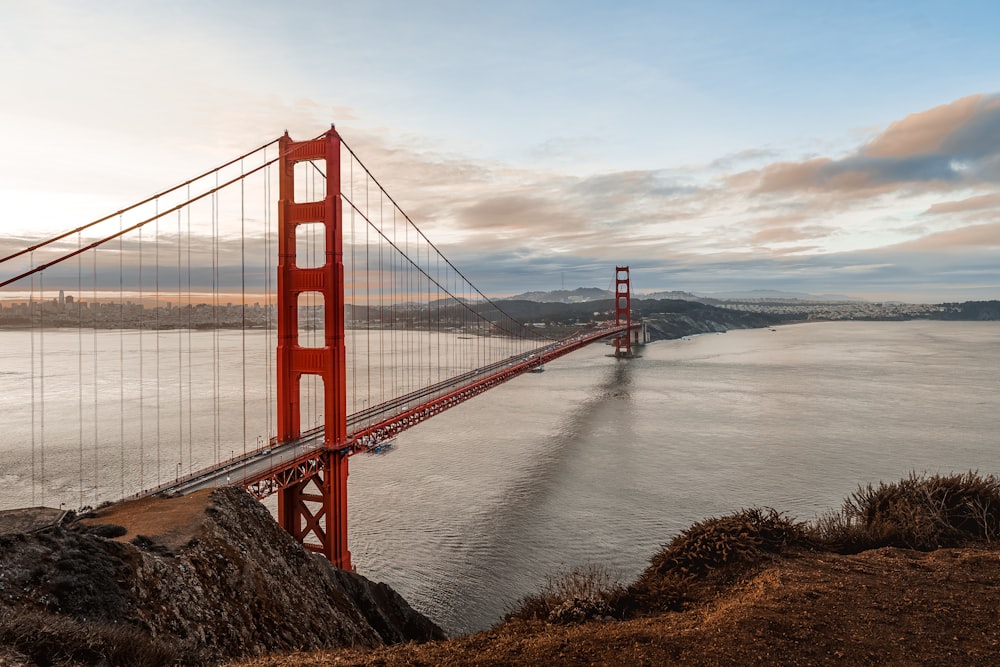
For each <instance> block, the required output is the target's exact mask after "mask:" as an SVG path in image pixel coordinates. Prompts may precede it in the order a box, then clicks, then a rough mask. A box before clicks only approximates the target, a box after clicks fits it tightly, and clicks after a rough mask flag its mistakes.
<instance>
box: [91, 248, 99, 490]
mask: <svg viewBox="0 0 1000 667" xmlns="http://www.w3.org/2000/svg"><path fill="white" fill-rule="evenodd" d="M98 250H99V248H94V255H93V257H94V262H93V269H94V275H93V278H92V280H93V287H94V298H93V300H92V301H91V303H90V308H91V311H92V312H93V314H94V506H95V507H96V506H97V503H98V501H99V499H100V495H99V493H100V492H99V490H98V489H99V484H98V482H99V472H100V456H99V454H98V451H99V449H100V438H99V432H98V425H97V424H98V421H97V416H98V407H97V396H98V393H99V392H98V391H97V368H98V363H97V362H98V358H99V355H98V353H97V326H98V324H100V322H99V320H98V315H99V310H100V309H99V308H98V303H97V251H98Z"/></svg>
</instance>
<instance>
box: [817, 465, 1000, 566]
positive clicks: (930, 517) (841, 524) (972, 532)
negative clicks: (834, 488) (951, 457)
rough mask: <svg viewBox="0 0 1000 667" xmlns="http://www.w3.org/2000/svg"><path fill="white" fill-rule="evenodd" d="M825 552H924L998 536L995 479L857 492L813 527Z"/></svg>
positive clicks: (925, 480)
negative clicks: (885, 549) (890, 549)
mask: <svg viewBox="0 0 1000 667" xmlns="http://www.w3.org/2000/svg"><path fill="white" fill-rule="evenodd" d="M814 534H815V536H816V538H817V539H818V540H821V541H822V542H824V543H825V544H826V545H827V546H828V547H829V548H831V549H834V550H836V551H841V552H845V553H856V552H858V551H863V550H865V549H873V548H878V547H887V546H892V547H903V548H910V549H919V550H923V551H929V550H932V549H936V548H939V547H955V546H962V545H966V544H972V543H987V544H989V543H992V542H993V541H995V540H996V539H997V538H998V537H1000V479H998V478H997V477H995V476H993V475H988V476H981V475H979V474H978V473H975V472H967V473H961V474H951V475H932V476H927V475H926V474H924V475H917V474H915V473H911V474H910V476H909V477H907V478H905V479H902V480H900V481H898V482H893V483H891V484H886V483H884V482H880V483H879V484H878V486H872V485H871V484H868V485H867V486H863V487H860V486H859V487H858V490H857V491H855V492H854V493H853V494H852V495H851V496H850V497H848V498H846V499H845V500H844V504H843V507H842V508H841V510H840V511H839V512H836V513H832V514H828V515H826V516H824V517H821V518H820V519H819V520H818V521H817V522H816V524H815V526H814Z"/></svg>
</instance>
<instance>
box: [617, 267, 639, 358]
mask: <svg viewBox="0 0 1000 667" xmlns="http://www.w3.org/2000/svg"><path fill="white" fill-rule="evenodd" d="M622 325H625V327H626V329H625V331H624V333H622V335H620V336H618V337H617V338H615V356H616V357H618V358H629V357H632V356H633V352H632V348H633V346H637V345H638V344H639V338H638V335H639V333H638V332H639V330H638V329H636V330H635V331H633V330H632V283H631V280H630V278H629V269H628V267H627V266H618V267H615V326H622ZM633 338H634V339H635V342H634V343H633Z"/></svg>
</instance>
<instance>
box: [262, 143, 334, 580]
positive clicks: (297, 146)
mask: <svg viewBox="0 0 1000 667" xmlns="http://www.w3.org/2000/svg"><path fill="white" fill-rule="evenodd" d="M340 145H341V144H340V135H339V134H337V131H336V130H335V129H334V128H333V127H332V126H331V127H330V130H329V131H328V132H327V133H326V134H324V135H323V136H322V137H320V138H318V139H313V140H310V141H301V142H296V141H292V140H291V139H290V138H289V137H288V133H287V132H286V133H285V135H284V136H283V137H282V138H281V139H280V140H279V142H278V146H279V150H280V174H279V186H278V197H279V202H278V349H277V400H278V413H277V414H278V423H277V429H278V432H277V436H278V438H277V439H278V442H279V443H282V442H289V441H292V440H295V439H297V438H298V437H300V436H301V434H302V425H301V414H300V397H301V388H300V382H301V379H302V376H303V375H318V376H320V378H322V381H323V415H324V422H325V423H324V427H325V442H324V445H325V447H324V452H323V454H322V456H321V457H320V460H319V463H318V469H319V473H318V474H317V475H314V476H312V477H310V478H309V479H306V480H305V481H302V482H299V483H297V484H293V485H291V486H288V487H286V488H284V489H282V490H281V491H279V493H278V523H279V524H280V525H281V526H282V528H284V529H285V530H287V531H288V532H289V533H290V534H291V535H292V536H293V537H295V538H296V539H297V540H299V541H300V542H302V544H303V545H304V546H305V547H306V548H308V549H310V550H312V551H317V552H320V553H322V554H323V555H324V556H326V557H327V559H329V560H330V562H332V563H333V564H334V565H336V566H337V567H339V568H342V569H346V570H349V569H351V553H350V551H348V549H347V457H346V456H343V455H342V454H340V452H339V450H340V449H341V448H342V447H343V446H344V444H345V442H346V440H347V375H346V370H345V365H346V352H345V343H344V246H343V203H342V200H341V197H340ZM302 162H312V163H314V165H315V166H316V167H322V171H323V173H325V174H326V194H325V197H323V198H322V199H320V200H318V201H310V202H297V201H295V192H296V189H295V166H296V165H297V164H299V163H302ZM300 225H322V231H323V234H324V239H325V255H324V257H325V261H324V263H323V264H322V265H320V266H311V267H300V266H298V265H297V247H296V236H297V230H298V228H299V226H300ZM305 292H315V293H318V294H320V295H321V296H322V298H323V304H324V311H325V316H324V340H323V346H322V347H303V346H302V345H300V344H299V316H298V311H299V295H301V294H303V293H305Z"/></svg>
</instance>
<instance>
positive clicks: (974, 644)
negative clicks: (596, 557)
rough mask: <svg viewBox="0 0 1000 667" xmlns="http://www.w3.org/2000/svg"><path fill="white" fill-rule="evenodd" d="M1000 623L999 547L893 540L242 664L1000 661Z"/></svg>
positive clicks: (269, 666)
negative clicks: (666, 603) (596, 611)
mask: <svg viewBox="0 0 1000 667" xmlns="http://www.w3.org/2000/svg"><path fill="white" fill-rule="evenodd" d="M998 619H1000V552H997V551H983V550H973V549H941V550H938V551H934V552H930V553H921V552H915V551H909V550H902V549H893V548H885V549H877V550H873V551H868V552H865V553H861V554H858V555H853V556H838V555H834V554H830V553H822V554H820V553H805V554H800V555H797V556H792V557H783V558H776V559H775V560H773V561H771V562H769V563H767V564H766V565H763V566H761V567H760V568H758V569H757V570H756V571H754V572H752V573H750V574H747V575H745V576H744V577H743V578H742V579H740V580H739V581H737V582H736V583H733V584H730V585H728V586H726V587H724V588H721V589H718V590H715V591H712V592H708V593H705V594H704V595H703V597H702V601H701V602H699V603H697V604H694V605H693V606H692V607H691V608H689V609H687V610H686V611H683V612H670V613H664V614H660V615H655V616H649V617H645V618H638V619H633V620H628V621H606V622H590V623H585V624H581V625H572V626H552V625H546V624H542V623H535V624H526V623H511V624H505V625H501V626H499V627H498V628H496V629H494V630H491V631H488V632H482V633H479V634H475V635H470V636H466V637H459V638H456V639H452V640H450V641H444V642H432V643H429V644H422V645H417V644H408V645H403V646H395V647H388V648H381V649H376V650H374V651H360V650H341V651H329V652H321V653H313V654H294V655H289V656H275V657H267V658H261V659H257V660H252V661H248V662H242V663H238V664H239V665H242V666H243V667H279V666H281V667H285V666H288V665H369V666H374V665H379V666H386V667H389V666H398V665H407V666H415V665H547V664H552V665H899V666H903V665H907V666H909V665H1000V626H998V622H997V621H998Z"/></svg>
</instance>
